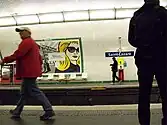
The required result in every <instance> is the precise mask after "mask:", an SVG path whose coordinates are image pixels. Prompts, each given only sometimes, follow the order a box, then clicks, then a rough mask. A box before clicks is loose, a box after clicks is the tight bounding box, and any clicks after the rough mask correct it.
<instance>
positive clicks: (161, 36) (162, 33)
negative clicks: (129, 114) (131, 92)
mask: <svg viewBox="0 0 167 125" xmlns="http://www.w3.org/2000/svg"><path fill="white" fill-rule="evenodd" d="M129 43H130V44H131V45H132V46H133V47H135V48H137V50H136V55H135V63H136V66H137V68H138V80H139V104H138V118H139V123H140V125H150V94H151V88H152V82H153V78H154V75H155V77H156V80H157V83H158V87H159V89H160V95H161V98H162V111H163V119H162V125H167V77H166V76H167V45H166V44H167V11H166V9H165V8H163V7H161V6H160V2H159V0H145V4H144V5H143V6H142V7H141V8H140V9H139V10H137V11H136V12H135V13H134V16H133V17H132V19H131V21H130V26H129ZM160 60H161V61H160Z"/></svg>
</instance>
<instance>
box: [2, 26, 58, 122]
mask: <svg viewBox="0 0 167 125" xmlns="http://www.w3.org/2000/svg"><path fill="white" fill-rule="evenodd" d="M16 32H19V34H20V37H21V39H22V42H21V43H20V44H19V47H18V49H17V50H16V51H15V52H14V53H13V54H12V55H11V56H8V57H5V58H4V59H3V60H1V61H0V64H3V63H11V62H13V61H16V77H19V78H22V80H23V82H22V85H21V98H20V100H19V101H18V104H17V107H16V108H15V109H14V110H11V111H10V113H11V114H12V118H20V114H21V112H22V110H23V107H24V104H25V101H26V99H27V98H28V97H34V98H35V99H37V100H38V101H40V102H41V104H42V106H43V109H44V111H45V113H44V115H42V116H41V117H40V119H41V120H47V119H49V118H51V117H52V116H54V115H55V113H54V111H53V109H52V106H51V104H50V102H49V100H48V99H47V97H46V96H45V95H44V93H43V92H41V91H40V90H39V88H38V87H37V84H36V79H37V77H39V76H41V75H42V59H41V56H40V53H39V47H38V45H37V44H36V43H35V41H34V40H33V39H32V38H31V30H30V29H29V28H28V27H22V28H16Z"/></svg>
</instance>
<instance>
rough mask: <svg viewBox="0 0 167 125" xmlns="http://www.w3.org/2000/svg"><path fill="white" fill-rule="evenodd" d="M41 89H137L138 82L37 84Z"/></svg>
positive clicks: (3, 87) (1, 87)
mask: <svg viewBox="0 0 167 125" xmlns="http://www.w3.org/2000/svg"><path fill="white" fill-rule="evenodd" d="M38 86H39V87H40V88H41V89H83V88H84V89H87V88H88V89H89V88H93V87H105V88H127V87H128V88H129V87H132V88H133V87H138V86H139V85H138V82H121V83H115V84H114V85H113V84H112V83H81V84H43V85H42V84H39V85H38ZM153 87H157V84H156V82H153ZM4 89H20V85H1V84H0V90H4Z"/></svg>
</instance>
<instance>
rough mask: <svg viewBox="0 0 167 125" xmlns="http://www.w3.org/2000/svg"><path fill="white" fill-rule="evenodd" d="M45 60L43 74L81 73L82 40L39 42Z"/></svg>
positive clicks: (69, 39)
mask: <svg viewBox="0 0 167 125" xmlns="http://www.w3.org/2000/svg"><path fill="white" fill-rule="evenodd" d="M37 43H38V45H39V47H40V54H41V56H42V58H43V73H48V72H49V73H81V72H83V71H82V68H83V64H82V58H83V57H82V48H81V47H82V46H81V38H68V39H50V40H37Z"/></svg>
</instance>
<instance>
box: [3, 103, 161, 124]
mask: <svg viewBox="0 0 167 125" xmlns="http://www.w3.org/2000/svg"><path fill="white" fill-rule="evenodd" d="M12 108H14V107H13V106H0V125H78V124H79V125H92V124H96V125H139V124H138V119H137V105H123V106H122V105H117V106H82V107H80V106H79V107H76V106H58V107H54V110H55V112H56V116H55V117H54V118H53V119H51V120H49V121H45V122H44V121H40V120H39V116H40V115H41V114H42V108H41V107H39V106H36V107H32V106H28V107H25V110H24V111H23V113H22V119H21V120H12V119H10V114H9V113H8V112H9V110H10V109H12ZM151 112H152V119H151V125H160V121H161V116H162V113H161V105H160V104H154V105H152V106H151Z"/></svg>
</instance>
